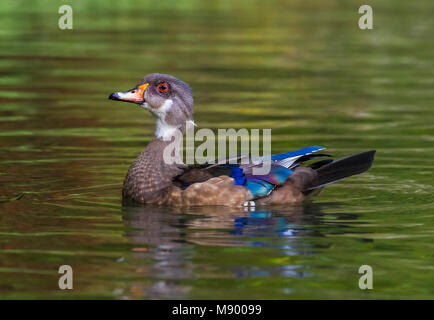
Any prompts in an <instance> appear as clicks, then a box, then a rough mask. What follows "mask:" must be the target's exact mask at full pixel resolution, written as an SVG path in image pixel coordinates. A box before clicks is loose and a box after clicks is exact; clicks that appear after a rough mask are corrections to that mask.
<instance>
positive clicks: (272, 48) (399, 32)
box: [0, 0, 434, 299]
mask: <svg viewBox="0 0 434 320" xmlns="http://www.w3.org/2000/svg"><path fill="white" fill-rule="evenodd" d="M62 4H70V5H71V6H72V7H73V10H74V15H73V17H74V29H73V30H65V31H62V30H60V29H59V28H58V26H57V20H58V18H59V16H60V15H59V14H58V13H57V10H58V8H59V6H60V5H62ZM362 4H371V5H372V7H373V9H374V29H373V30H365V31H362V30H360V29H359V28H358V25H357V21H358V19H359V16H360V15H359V14H358V8H359V6H360V5H362ZM433 14H434V2H432V1H407V0H399V1H398V0H390V1H368V2H360V1H337V0H323V1H313V0H303V1H277V0H271V1H270V0H267V1H247V0H246V1H234V0H227V1H220V0H219V1H194V0H190V1H187V0H177V1H102V0H101V1H83V0H82V1H35V0H33V1H11V0H7V1H1V3H0V201H1V203H0V298H3V299H10V298H25V299H27V298H115V299H140V298H204V299H210V298H217V299H220V298H227V299H232V298H236V299H240V298H243V299H248V298H262V299H276V298H277V299H297V298H314V299H318V298H320V299H350V298H355V299H373V298H379V299H389V298H399V299H403V298H406V299H414V298H431V299H432V298H433V297H434V294H433V293H434V272H433V262H434V259H433V249H434V248H433V226H434V223H433V189H434V186H433V175H432V174H433V162H432V161H433V156H434V145H433V142H434V135H433V122H434V121H433V120H434V116H433V103H434V91H433V83H434V81H433V73H434V62H433V61H434V59H433V33H434V30H433V21H434V19H433ZM150 72H162V73H169V74H172V75H174V76H176V77H178V78H180V79H182V80H184V81H186V82H188V83H189V84H190V85H191V86H192V88H193V91H194V95H195V102H196V104H195V121H196V123H197V124H198V126H199V127H207V128H212V129H217V128H272V129H273V130H272V147H273V152H275V153H277V152H284V151H287V150H293V149H297V148H301V147H305V146H309V145H321V146H325V147H327V148H329V149H328V151H329V152H330V153H332V154H334V155H336V156H343V155H345V154H349V153H355V152H361V151H364V150H369V149H377V150H378V152H377V155H376V160H375V163H374V166H373V168H372V169H371V170H370V171H369V172H367V173H365V174H363V175H360V176H356V177H353V178H350V179H348V180H345V181H343V182H339V183H337V184H335V185H333V186H330V187H328V188H327V189H326V190H325V191H324V192H323V193H322V194H321V195H320V196H319V197H318V198H316V200H315V202H314V203H313V204H305V205H299V206H294V207H283V208H268V209H259V208H258V209H257V210H256V212H255V213H252V212H245V211H244V210H238V209H231V210H230V209H223V208H200V209H195V210H193V209H189V210H186V209H179V210H170V209H164V208H149V207H148V208H131V207H124V208H123V207H122V205H121V187H122V181H123V178H124V175H125V173H126V170H127V169H128V166H129V164H130V163H131V162H132V161H133V159H134V158H135V157H136V156H137V155H138V154H139V153H140V152H141V151H142V149H143V148H144V146H145V145H146V142H147V141H149V139H150V138H151V136H152V134H153V130H154V123H153V118H152V117H151V116H150V115H149V114H147V112H146V111H144V110H141V109H139V108H137V107H135V106H134V105H132V104H121V103H115V102H113V101H109V100H107V96H108V94H109V93H111V92H113V91H117V90H126V89H130V88H132V87H133V86H134V85H135V84H136V83H137V82H138V80H139V79H140V78H141V77H142V76H144V75H145V74H147V73H150ZM62 264H69V265H71V266H72V267H73V270H74V290H72V291H61V290H59V289H58V286H57V281H58V277H59V275H58V274H57V269H58V268H59V266H60V265H62ZM363 264H368V265H370V266H372V268H373V270H374V289H373V290H370V291H362V290H360V289H359V288H358V279H359V277H360V275H359V274H358V268H359V266H360V265H363Z"/></svg>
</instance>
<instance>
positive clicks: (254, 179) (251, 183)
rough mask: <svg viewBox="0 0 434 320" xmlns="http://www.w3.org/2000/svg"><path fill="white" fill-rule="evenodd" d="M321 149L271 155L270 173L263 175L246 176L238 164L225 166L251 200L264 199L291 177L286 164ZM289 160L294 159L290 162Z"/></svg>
mask: <svg viewBox="0 0 434 320" xmlns="http://www.w3.org/2000/svg"><path fill="white" fill-rule="evenodd" d="M323 149H325V148H323V147H319V146H312V147H307V148H303V149H300V150H296V151H291V152H285V153H280V154H275V155H272V156H271V160H272V164H271V168H270V172H269V173H268V174H265V175H253V174H247V175H246V174H245V172H244V171H243V169H242V168H241V167H240V165H238V164H229V165H225V166H226V167H227V168H230V169H231V175H230V176H231V177H232V178H234V184H235V185H237V186H244V187H246V188H247V189H249V191H250V193H251V194H252V195H253V198H258V197H265V196H267V195H269V194H270V192H271V191H273V189H274V188H275V187H276V186H278V185H281V184H283V183H284V182H285V181H286V180H287V179H288V178H289V177H290V176H291V175H292V173H293V171H292V170H290V169H288V167H287V166H286V165H285V164H287V163H286V162H288V163H292V162H293V161H295V160H296V159H297V158H299V157H302V156H304V155H308V154H311V153H314V152H317V151H319V150H323ZM289 158H295V159H293V160H291V159H289ZM285 159H288V161H286V162H285ZM288 166H289V165H288Z"/></svg>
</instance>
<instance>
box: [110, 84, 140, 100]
mask: <svg viewBox="0 0 434 320" xmlns="http://www.w3.org/2000/svg"><path fill="white" fill-rule="evenodd" d="M147 86H148V84H147V83H145V84H142V85H141V86H138V87H137V88H134V89H131V90H129V91H123V92H122V91H120V92H113V93H112V94H111V95H110V96H109V99H111V100H117V101H125V102H133V103H139V104H140V103H143V102H145V99H144V98H143V95H144V93H145V90H146V87H147Z"/></svg>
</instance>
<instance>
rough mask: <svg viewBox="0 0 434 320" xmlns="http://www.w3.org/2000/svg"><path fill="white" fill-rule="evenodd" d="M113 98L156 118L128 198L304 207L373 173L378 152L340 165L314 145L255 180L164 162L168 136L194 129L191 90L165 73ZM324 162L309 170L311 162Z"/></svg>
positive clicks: (246, 171) (241, 170)
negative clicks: (333, 186) (331, 187)
mask: <svg viewBox="0 0 434 320" xmlns="http://www.w3.org/2000/svg"><path fill="white" fill-rule="evenodd" d="M109 99H112V100H119V101H125V102H132V103H135V104H138V105H139V106H141V107H143V108H145V109H147V110H148V111H150V112H151V114H152V115H153V116H154V117H155V119H156V130H155V136H154V138H153V139H152V141H151V142H150V143H149V144H148V146H147V147H146V149H145V150H144V151H143V152H142V153H141V154H140V156H139V157H138V158H137V159H136V160H135V161H134V162H133V164H132V165H131V167H130V168H129V170H128V173H127V176H126V178H125V181H124V184H123V190H122V195H123V198H124V199H127V200H132V201H133V202H136V203H152V204H158V205H167V206H204V205H225V206H254V205H275V204H289V203H295V202H300V201H303V200H304V199H306V198H307V197H309V196H311V195H313V194H316V193H317V192H315V191H318V190H319V189H321V188H323V187H324V186H326V185H328V184H330V183H333V182H336V181H338V180H341V179H343V178H346V177H349V176H352V175H355V174H359V173H362V172H364V171H366V170H367V169H369V168H370V167H371V165H372V162H373V160H374V154H375V150H371V151H367V152H363V153H359V154H354V155H349V156H346V157H344V158H340V159H337V160H332V159H330V156H329V155H327V154H322V153H317V152H318V151H321V150H323V149H324V148H323V147H319V146H312V147H307V148H304V149H300V150H297V151H292V152H286V153H281V154H276V155H272V156H271V169H270V171H269V173H268V174H265V175H255V174H253V170H252V167H254V166H255V165H257V164H253V162H251V163H250V164H242V163H238V164H202V165H197V164H195V165H185V164H176V163H171V164H167V163H166V162H167V161H164V157H163V154H164V149H165V148H166V147H167V146H168V145H169V144H170V143H172V141H171V140H170V139H168V137H170V136H171V135H173V133H174V132H175V131H176V130H179V131H180V132H181V133H182V134H184V133H185V131H186V130H187V127H188V126H189V124H193V94H192V90H191V88H190V86H189V85H188V84H187V83H185V82H183V81H181V80H179V79H177V78H175V77H173V76H170V75H167V74H159V73H152V74H149V75H147V76H145V77H144V78H143V79H142V80H141V81H140V82H139V84H138V85H137V86H136V87H135V88H134V89H132V90H129V91H125V92H115V93H112V94H111V95H110V96H109ZM318 157H325V159H322V160H319V161H316V162H314V163H313V164H310V165H303V163H304V162H306V161H307V160H311V159H314V158H318Z"/></svg>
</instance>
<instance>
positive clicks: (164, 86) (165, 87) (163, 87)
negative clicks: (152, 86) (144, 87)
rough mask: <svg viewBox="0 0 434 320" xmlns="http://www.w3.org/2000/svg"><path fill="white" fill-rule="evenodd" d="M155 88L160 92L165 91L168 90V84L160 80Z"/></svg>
mask: <svg viewBox="0 0 434 320" xmlns="http://www.w3.org/2000/svg"><path fill="white" fill-rule="evenodd" d="M157 89H158V91H160V92H161V93H167V92H168V91H169V85H168V84H167V83H166V82H162V83H160V84H159V85H158V86H157Z"/></svg>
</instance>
